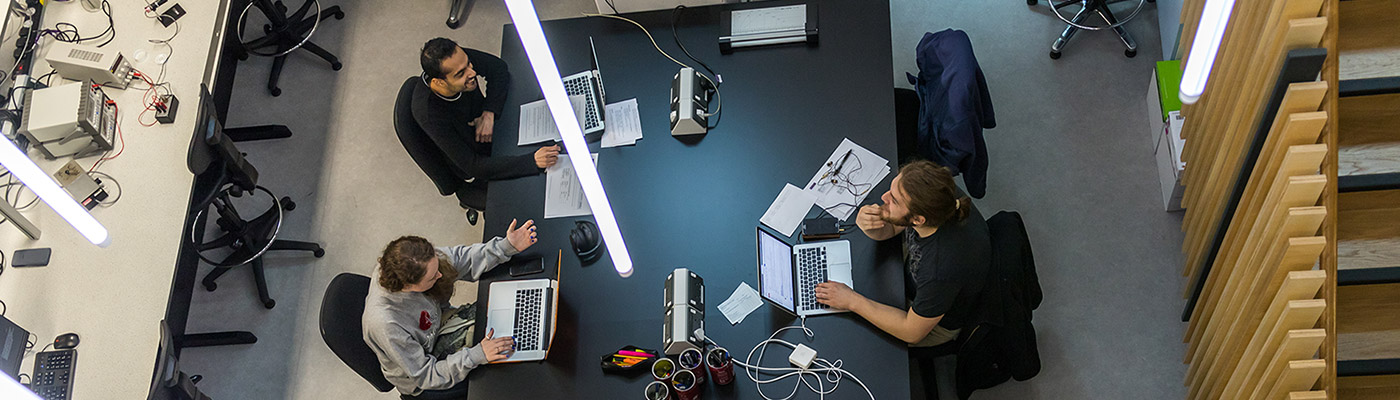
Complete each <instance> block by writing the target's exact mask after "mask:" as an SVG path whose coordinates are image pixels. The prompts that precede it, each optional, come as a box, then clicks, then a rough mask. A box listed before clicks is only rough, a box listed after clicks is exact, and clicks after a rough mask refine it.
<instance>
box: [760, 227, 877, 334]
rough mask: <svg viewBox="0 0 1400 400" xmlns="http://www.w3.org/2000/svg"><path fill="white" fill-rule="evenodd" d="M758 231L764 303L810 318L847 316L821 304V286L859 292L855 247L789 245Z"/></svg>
mask: <svg viewBox="0 0 1400 400" xmlns="http://www.w3.org/2000/svg"><path fill="white" fill-rule="evenodd" d="M757 231H758V293H759V294H760V295H762V296H763V299H764V300H767V301H768V302H769V303H773V305H776V306H778V308H781V309H783V311H787V312H789V313H792V314H793V315H797V316H801V317H807V316H813V315H822V314H831V313H839V312H846V311H847V310H840V309H835V308H830V307H828V306H827V305H825V304H821V303H819V302H817V295H816V292H815V289H816V287H817V285H818V284H820V283H822V282H826V281H836V282H841V283H844V284H846V286H850V287H851V288H852V289H854V288H855V284H854V283H853V282H852V280H851V243H850V242H848V241H845V240H833V241H824V242H816V243H804V244H799V245H796V246H794V245H791V244H788V243H787V241H784V240H783V239H782V238H779V237H778V236H776V235H774V234H772V233H768V231H766V230H764V229H763V228H762V227H759V228H757Z"/></svg>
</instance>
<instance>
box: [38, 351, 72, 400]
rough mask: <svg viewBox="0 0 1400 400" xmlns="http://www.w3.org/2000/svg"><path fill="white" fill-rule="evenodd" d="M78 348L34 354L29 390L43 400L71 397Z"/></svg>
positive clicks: (65, 399)
mask: <svg viewBox="0 0 1400 400" xmlns="http://www.w3.org/2000/svg"><path fill="white" fill-rule="evenodd" d="M77 361H78V350H76V349H64V350H53V351H45V352H42V353H39V354H36V355H34V374H33V375H31V376H30V377H31V378H32V380H31V381H30V383H29V390H30V391H32V392H34V394H36V395H39V397H40V398H42V399H45V400H60V399H62V400H67V399H69V398H72V393H73V375H74V366H75V365H76V363H77Z"/></svg>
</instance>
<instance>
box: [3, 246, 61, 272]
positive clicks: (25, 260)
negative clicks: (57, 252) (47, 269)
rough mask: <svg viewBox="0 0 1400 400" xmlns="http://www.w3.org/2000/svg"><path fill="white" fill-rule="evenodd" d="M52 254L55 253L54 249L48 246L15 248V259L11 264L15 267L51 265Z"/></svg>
mask: <svg viewBox="0 0 1400 400" xmlns="http://www.w3.org/2000/svg"><path fill="white" fill-rule="evenodd" d="M51 254H53V249H50V248H48V247H43V248H38V249H23V250H15V260H14V261H13V262H11V263H10V265H11V266H14V267H15V268H20V267H42V266H45V265H49V255H51Z"/></svg>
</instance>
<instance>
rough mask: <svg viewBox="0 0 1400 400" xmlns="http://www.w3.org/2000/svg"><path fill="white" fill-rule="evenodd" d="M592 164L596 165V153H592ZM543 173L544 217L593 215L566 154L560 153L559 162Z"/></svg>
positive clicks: (581, 185)
mask: <svg viewBox="0 0 1400 400" xmlns="http://www.w3.org/2000/svg"><path fill="white" fill-rule="evenodd" d="M593 165H595V166H596V165H598V153H593ZM544 173H545V179H544V180H545V189H544V217H545V218H559V217H577V216H580V215H593V209H592V208H590V207H588V198H587V197H584V195H583V184H580V183H578V176H577V175H575V174H574V165H573V164H571V163H569V155H568V154H560V155H559V162H558V163H555V164H554V166H552V167H549V168H548V169H545V170H544Z"/></svg>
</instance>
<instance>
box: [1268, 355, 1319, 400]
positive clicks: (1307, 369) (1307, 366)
mask: <svg viewBox="0 0 1400 400" xmlns="http://www.w3.org/2000/svg"><path fill="white" fill-rule="evenodd" d="M1324 369H1327V362H1326V361H1323V360H1300V361H1289V362H1288V368H1286V369H1284V370H1283V376H1281V377H1279V379H1278V383H1277V384H1275V385H1274V388H1273V390H1270V391H1269V394H1268V395H1267V396H1265V397H1263V398H1265V399H1277V398H1280V397H1283V396H1284V395H1285V394H1287V393H1289V392H1301V391H1305V390H1308V389H1312V387H1313V385H1315V384H1317V378H1318V377H1320V376H1322V371H1323V370H1324Z"/></svg>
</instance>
